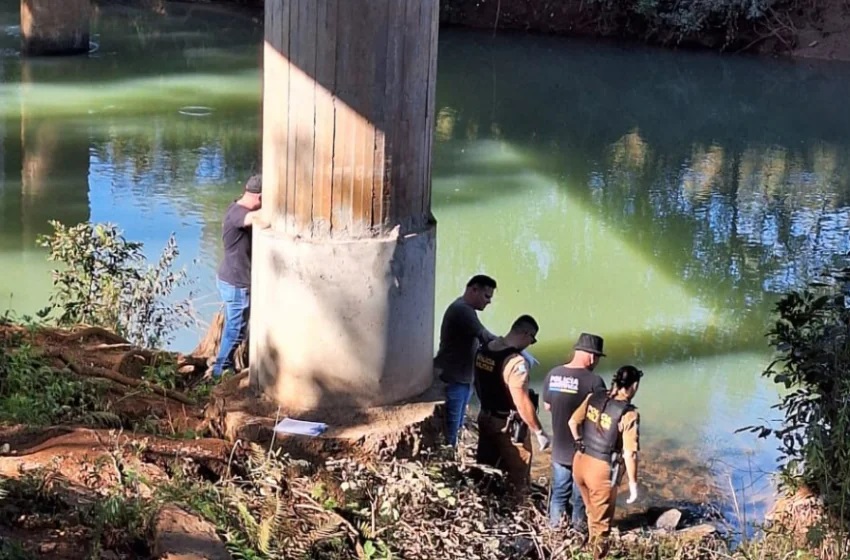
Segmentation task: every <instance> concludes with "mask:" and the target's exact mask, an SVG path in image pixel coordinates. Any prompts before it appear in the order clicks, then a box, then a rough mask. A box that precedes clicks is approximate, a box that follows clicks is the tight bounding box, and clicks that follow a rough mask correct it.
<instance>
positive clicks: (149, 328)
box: [39, 221, 192, 347]
mask: <svg viewBox="0 0 850 560" xmlns="http://www.w3.org/2000/svg"><path fill="white" fill-rule="evenodd" d="M50 224H51V225H52V226H53V233H52V234H51V235H47V236H43V237H41V238H40V239H39V244H40V245H41V246H43V247H46V248H47V249H48V250H49V254H48V258H49V259H50V260H51V261H54V262H58V263H60V264H61V265H62V266H61V267H60V268H57V269H54V270H53V287H54V291H53V293H52V294H51V296H50V303H51V305H52V307H53V309H55V310H58V312H59V315H58V317H57V320H58V323H59V324H60V325H62V326H68V325H78V324H87V325H93V326H99V327H104V328H107V329H110V330H112V331H114V332H116V333H118V334H120V335H121V336H123V337H125V338H127V339H128V340H129V341H130V342H132V343H134V344H137V345H139V346H144V347H156V346H159V345H162V344H163V343H166V342H168V341H169V340H170V338H171V336H172V335H173V333H174V332H175V331H176V330H177V329H180V328H182V327H185V326H187V325H189V324H190V323H191V322H192V314H191V305H190V302H189V300H182V301H176V302H175V301H172V300H171V299H172V298H171V296H172V295H173V293H174V291H175V289H176V288H178V287H181V286H183V285H185V284H187V283H188V282H189V278H188V275H187V272H186V271H185V270H184V269H181V270H176V271H175V270H174V265H175V262H176V260H177V257H178V255H179V251H178V248H177V242H176V240H175V238H174V235H173V234H172V235H171V236H170V237H169V239H168V242H167V243H166V246H165V248H164V249H163V251H162V254H161V255H160V257H159V259H158V261H157V262H156V263H155V264H153V265H149V264H147V262H146V259H145V255H144V253H143V250H142V249H143V244H142V243H137V242H133V241H128V240H127V239H125V238H124V235H123V233H122V232H121V230H119V229H118V228H117V227H116V226H115V225H112V224H91V223H83V224H78V225H76V226H65V225H63V224H61V223H59V222H56V221H52V222H50Z"/></svg>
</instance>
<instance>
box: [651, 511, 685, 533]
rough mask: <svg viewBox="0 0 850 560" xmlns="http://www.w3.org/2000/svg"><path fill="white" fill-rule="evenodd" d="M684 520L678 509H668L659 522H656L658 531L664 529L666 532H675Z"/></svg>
mask: <svg viewBox="0 0 850 560" xmlns="http://www.w3.org/2000/svg"><path fill="white" fill-rule="evenodd" d="M681 520H682V512H681V511H679V510H678V509H668V510H667V511H665V512H664V513H662V514H661V517H659V518H658V521H656V522H655V528H656V529H664V530H666V531H675V530H676V528H677V527H678V526H679V522H680V521H681Z"/></svg>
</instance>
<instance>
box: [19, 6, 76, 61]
mask: <svg viewBox="0 0 850 560" xmlns="http://www.w3.org/2000/svg"><path fill="white" fill-rule="evenodd" d="M90 23H91V2H90V0H21V50H22V52H23V54H25V55H35V56H38V55H58V54H78V53H87V52H88V51H89V27H90Z"/></svg>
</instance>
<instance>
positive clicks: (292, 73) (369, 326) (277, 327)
mask: <svg viewBox="0 0 850 560" xmlns="http://www.w3.org/2000/svg"><path fill="white" fill-rule="evenodd" d="M438 12H439V6H438V0H288V1H286V0H268V1H267V2H266V10H265V18H266V19H265V39H266V41H265V54H264V61H263V64H264V87H263V90H264V94H263V111H264V113H263V204H264V206H263V213H264V215H265V218H266V219H267V220H268V221H269V222H270V223H271V228H270V229H265V230H260V229H257V230H255V232H254V253H253V263H254V264H253V271H254V272H253V279H252V306H251V307H252V309H251V370H252V381H253V383H254V384H255V386H258V387H259V388H261V389H262V390H263V391H265V392H266V393H267V394H268V395H270V396H271V397H273V398H274V399H275V400H277V402H279V403H280V404H281V405H283V406H285V407H288V408H296V409H315V408H322V407H340V406H343V407H365V406H372V405H381V404H386V403H393V402H398V401H400V400H403V399H405V398H408V397H412V396H414V395H417V394H419V393H421V392H422V391H424V390H425V389H426V388H427V387H428V386H430V384H431V382H432V380H433V372H432V353H433V336H434V335H433V330H434V269H435V250H436V224H435V222H434V219H433V217H432V215H431V144H432V131H433V125H434V86H435V82H436V60H437V58H436V57H437V26H438V15H439V14H438Z"/></svg>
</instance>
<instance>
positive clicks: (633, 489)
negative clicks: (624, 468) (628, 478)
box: [626, 482, 638, 504]
mask: <svg viewBox="0 0 850 560" xmlns="http://www.w3.org/2000/svg"><path fill="white" fill-rule="evenodd" d="M637 499H638V485H637V482H629V499H627V500H626V503H627V504H633V503H635V500H637Z"/></svg>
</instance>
